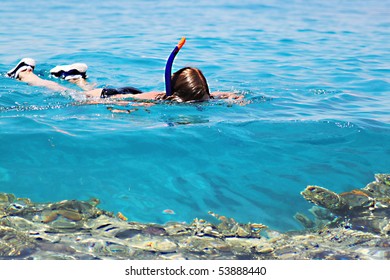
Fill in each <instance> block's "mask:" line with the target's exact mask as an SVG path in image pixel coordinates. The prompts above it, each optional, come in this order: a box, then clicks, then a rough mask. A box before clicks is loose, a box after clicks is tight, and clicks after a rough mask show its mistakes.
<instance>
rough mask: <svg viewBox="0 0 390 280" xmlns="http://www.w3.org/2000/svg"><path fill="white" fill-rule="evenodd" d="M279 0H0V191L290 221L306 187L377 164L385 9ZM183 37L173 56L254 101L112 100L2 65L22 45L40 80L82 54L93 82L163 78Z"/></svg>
mask: <svg viewBox="0 0 390 280" xmlns="http://www.w3.org/2000/svg"><path fill="white" fill-rule="evenodd" d="M285 2H286V1H277V0H272V1H271V0H270V1H262V2H261V4H260V3H259V1H240V2H239V3H238V2H237V1H213V2H212V3H209V1H198V2H196V3H195V2H194V3H184V2H182V1H164V2H160V1H110V0H109V1H104V2H102V3H94V4H89V3H87V2H85V3H84V2H80V1H67V2H64V3H59V2H58V1H52V0H49V1H38V2H37V3H34V6H33V7H30V4H29V2H28V1H25V0H22V1H17V2H15V1H8V0H6V1H1V3H0V15H1V17H0V72H1V73H2V75H1V76H0V126H1V129H0V131H1V133H0V141H1V143H2V145H1V146H0V154H1V158H0V191H1V192H12V193H15V194H16V195H17V196H28V197H31V198H32V199H33V200H35V201H53V200H61V199H73V198H74V199H88V198H90V197H99V198H100V199H101V201H102V207H104V208H106V209H109V210H111V211H115V212H117V211H121V212H122V213H124V214H125V215H126V216H127V217H128V218H129V219H131V220H137V221H142V222H158V223H163V222H166V221H168V220H176V221H191V219H192V218H194V217H205V216H206V217H207V211H209V210H211V211H213V212H216V213H219V214H222V215H227V216H234V217H235V218H236V219H237V220H239V221H242V222H247V221H256V222H261V223H265V224H267V225H268V226H271V227H273V228H276V229H279V230H288V229H298V228H300V225H299V224H298V223H297V222H296V221H295V220H294V219H293V215H294V214H295V212H297V211H305V210H306V209H308V208H309V207H310V205H309V204H308V203H307V202H305V201H304V199H303V198H302V197H301V196H300V194H299V192H300V191H301V190H303V189H304V188H305V187H306V185H308V184H317V185H320V186H323V187H327V188H331V189H332V190H335V191H339V192H340V191H344V190H350V189H352V188H360V187H363V186H364V185H365V184H366V183H367V182H370V181H372V179H373V174H374V173H385V172H389V167H390V157H389V155H390V145H389V143H390V125H389V121H390V116H389V113H388V112H389V110H390V99H389V97H388V95H389V94H390V79H389V73H390V67H389V66H390V57H389V55H388V53H389V51H390V47H389V44H388V42H389V40H390V31H389V30H390V29H389V27H390V17H389V14H390V7H389V6H388V5H387V3H386V1H379V0H377V1H376V0H375V1H360V0H359V1H354V2H353V4H351V1H339V0H331V1H326V3H324V2H323V1H316V0H315V1H310V3H307V1H299V0H294V1H289V2H288V3H285ZM181 36H186V37H187V43H186V45H185V46H184V47H183V49H182V51H181V52H180V54H179V55H178V56H177V58H176V60H175V64H174V67H173V68H174V70H177V69H179V68H180V67H184V66H188V65H190V66H196V67H199V68H201V69H202V70H203V72H204V74H205V75H206V77H207V79H208V82H209V85H210V88H211V89H212V90H224V91H231V90H233V91H239V92H241V93H244V94H245V96H246V99H247V100H249V101H250V102H251V103H250V104H248V105H246V106H238V105H233V106H228V105H227V104H226V103H223V102H210V103H208V104H201V105H166V104H159V105H156V106H153V107H151V108H148V109H147V110H145V109H143V108H139V110H138V111H136V112H134V113H132V114H129V115H127V114H112V113H111V112H110V111H109V110H107V106H103V105H93V106H87V105H83V106H76V105H75V104H74V101H73V99H72V97H71V96H69V95H65V96H63V95H61V94H59V93H53V92H50V91H48V90H45V89H41V88H35V87H29V86H27V85H25V84H23V83H21V82H18V81H15V80H12V79H9V78H6V77H5V76H4V73H5V72H6V71H8V70H9V69H10V68H12V67H13V66H14V64H15V63H17V62H18V60H19V59H20V58H22V57H32V58H34V59H35V60H36V61H37V67H36V73H38V74H40V75H41V76H42V77H45V78H48V79H52V78H51V77H49V75H48V73H49V70H50V69H51V68H52V67H53V66H55V65H57V64H66V63H71V62H76V61H80V62H85V63H87V64H88V65H89V70H88V74H89V80H90V81H91V82H93V83H96V84H97V86H106V85H111V86H124V85H131V86H135V87H139V88H141V89H143V90H163V89H164V82H163V69H164V66H165V60H166V58H167V56H168V55H169V53H170V51H171V50H172V48H173V46H174V45H175V44H176V42H177V41H178V40H179V39H180V38H181ZM60 83H62V84H63V85H67V86H68V84H66V82H62V81H60ZM72 88H74V89H75V87H72ZM165 209H172V210H174V212H175V213H176V214H175V215H165V214H163V213H162V211H163V210H165Z"/></svg>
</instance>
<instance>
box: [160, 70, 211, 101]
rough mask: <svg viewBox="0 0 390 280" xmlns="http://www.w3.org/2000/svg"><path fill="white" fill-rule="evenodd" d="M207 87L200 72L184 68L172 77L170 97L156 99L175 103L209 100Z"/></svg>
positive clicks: (164, 96)
mask: <svg viewBox="0 0 390 280" xmlns="http://www.w3.org/2000/svg"><path fill="white" fill-rule="evenodd" d="M210 98H211V97H210V91H209V86H208V85H207V81H206V78H205V76H204V75H203V73H202V71H200V70H199V69H197V68H193V67H185V68H182V69H180V70H179V71H177V72H175V73H174V74H173V75H172V95H171V96H166V95H165V94H164V95H163V96H161V97H158V99H164V100H173V101H177V102H189V101H204V100H208V99H210Z"/></svg>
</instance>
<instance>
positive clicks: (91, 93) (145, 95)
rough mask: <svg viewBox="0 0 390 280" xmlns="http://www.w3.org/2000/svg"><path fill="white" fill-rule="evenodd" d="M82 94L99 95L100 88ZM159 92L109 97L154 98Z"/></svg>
mask: <svg viewBox="0 0 390 280" xmlns="http://www.w3.org/2000/svg"><path fill="white" fill-rule="evenodd" d="M84 94H85V95H86V96H87V97H100V96H101V94H102V89H101V88H99V89H94V90H90V91H86V92H84ZM159 94H161V92H155V91H151V92H143V93H138V94H116V95H112V96H110V98H109V99H111V100H112V99H123V98H132V99H142V100H154V99H155V98H156V96H157V95H159Z"/></svg>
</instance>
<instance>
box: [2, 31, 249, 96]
mask: <svg viewBox="0 0 390 280" xmlns="http://www.w3.org/2000/svg"><path fill="white" fill-rule="evenodd" d="M184 42H185V38H182V40H181V41H180V42H179V44H178V45H177V46H176V47H175V49H174V51H173V52H172V53H171V56H170V57H169V59H168V61H167V65H166V73H165V78H166V81H165V82H166V92H142V91H141V90H139V89H136V88H134V87H122V88H96V89H91V86H90V85H89V84H88V83H87V82H86V78H87V75H86V71H87V69H88V67H87V65H86V64H83V63H75V64H72V65H62V66H56V67H54V68H53V69H51V70H50V74H51V75H53V76H55V77H57V78H61V79H64V80H67V81H69V82H72V83H74V84H76V85H78V86H79V87H80V88H81V89H83V92H81V93H82V94H84V95H86V96H87V97H93V98H100V99H108V98H109V99H110V100H113V99H114V100H115V99H124V98H132V99H137V100H167V101H168V100H169V101H175V102H194V101H207V100H210V99H213V98H219V99H241V98H242V96H241V95H236V94H235V93H230V92H213V93H210V91H209V87H208V84H207V81H206V78H205V76H204V75H203V73H202V72H201V71H200V70H199V69H197V68H193V67H185V68H182V69H180V70H179V71H177V72H175V73H174V74H173V75H171V72H170V71H171V67H172V63H173V59H174V57H175V55H176V54H177V53H178V51H179V50H180V48H181V47H182V46H183V45H184ZM35 65H36V64H35V61H34V60H33V59H31V58H24V59H22V60H21V61H20V62H19V63H18V64H17V65H16V66H15V67H14V68H13V69H12V70H10V71H9V72H8V73H7V75H8V76H9V77H12V78H15V79H18V80H20V81H23V82H26V83H28V84H29V85H32V86H42V87H46V88H48V89H51V90H54V91H62V92H63V91H67V90H69V89H68V88H66V87H64V86H62V85H59V84H58V83H56V82H54V81H49V80H44V79H42V78H40V77H38V76H37V75H36V74H35V73H34V68H35ZM169 77H170V79H169ZM104 103H106V102H104Z"/></svg>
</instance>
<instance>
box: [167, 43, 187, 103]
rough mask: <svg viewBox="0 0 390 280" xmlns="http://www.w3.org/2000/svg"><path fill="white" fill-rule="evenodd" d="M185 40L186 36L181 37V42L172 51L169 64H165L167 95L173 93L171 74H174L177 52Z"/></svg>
mask: <svg viewBox="0 0 390 280" xmlns="http://www.w3.org/2000/svg"><path fill="white" fill-rule="evenodd" d="M185 42H186V37H183V38H181V40H180V42H179V43H178V44H177V46H176V47H175V48H174V49H173V51H172V52H171V55H170V56H169V58H168V60H167V64H166V65H165V95H166V96H170V95H172V86H171V76H172V64H173V60H174V59H175V57H176V55H177V53H178V52H179V51H180V49H181V47H183V45H184V43H185Z"/></svg>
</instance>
